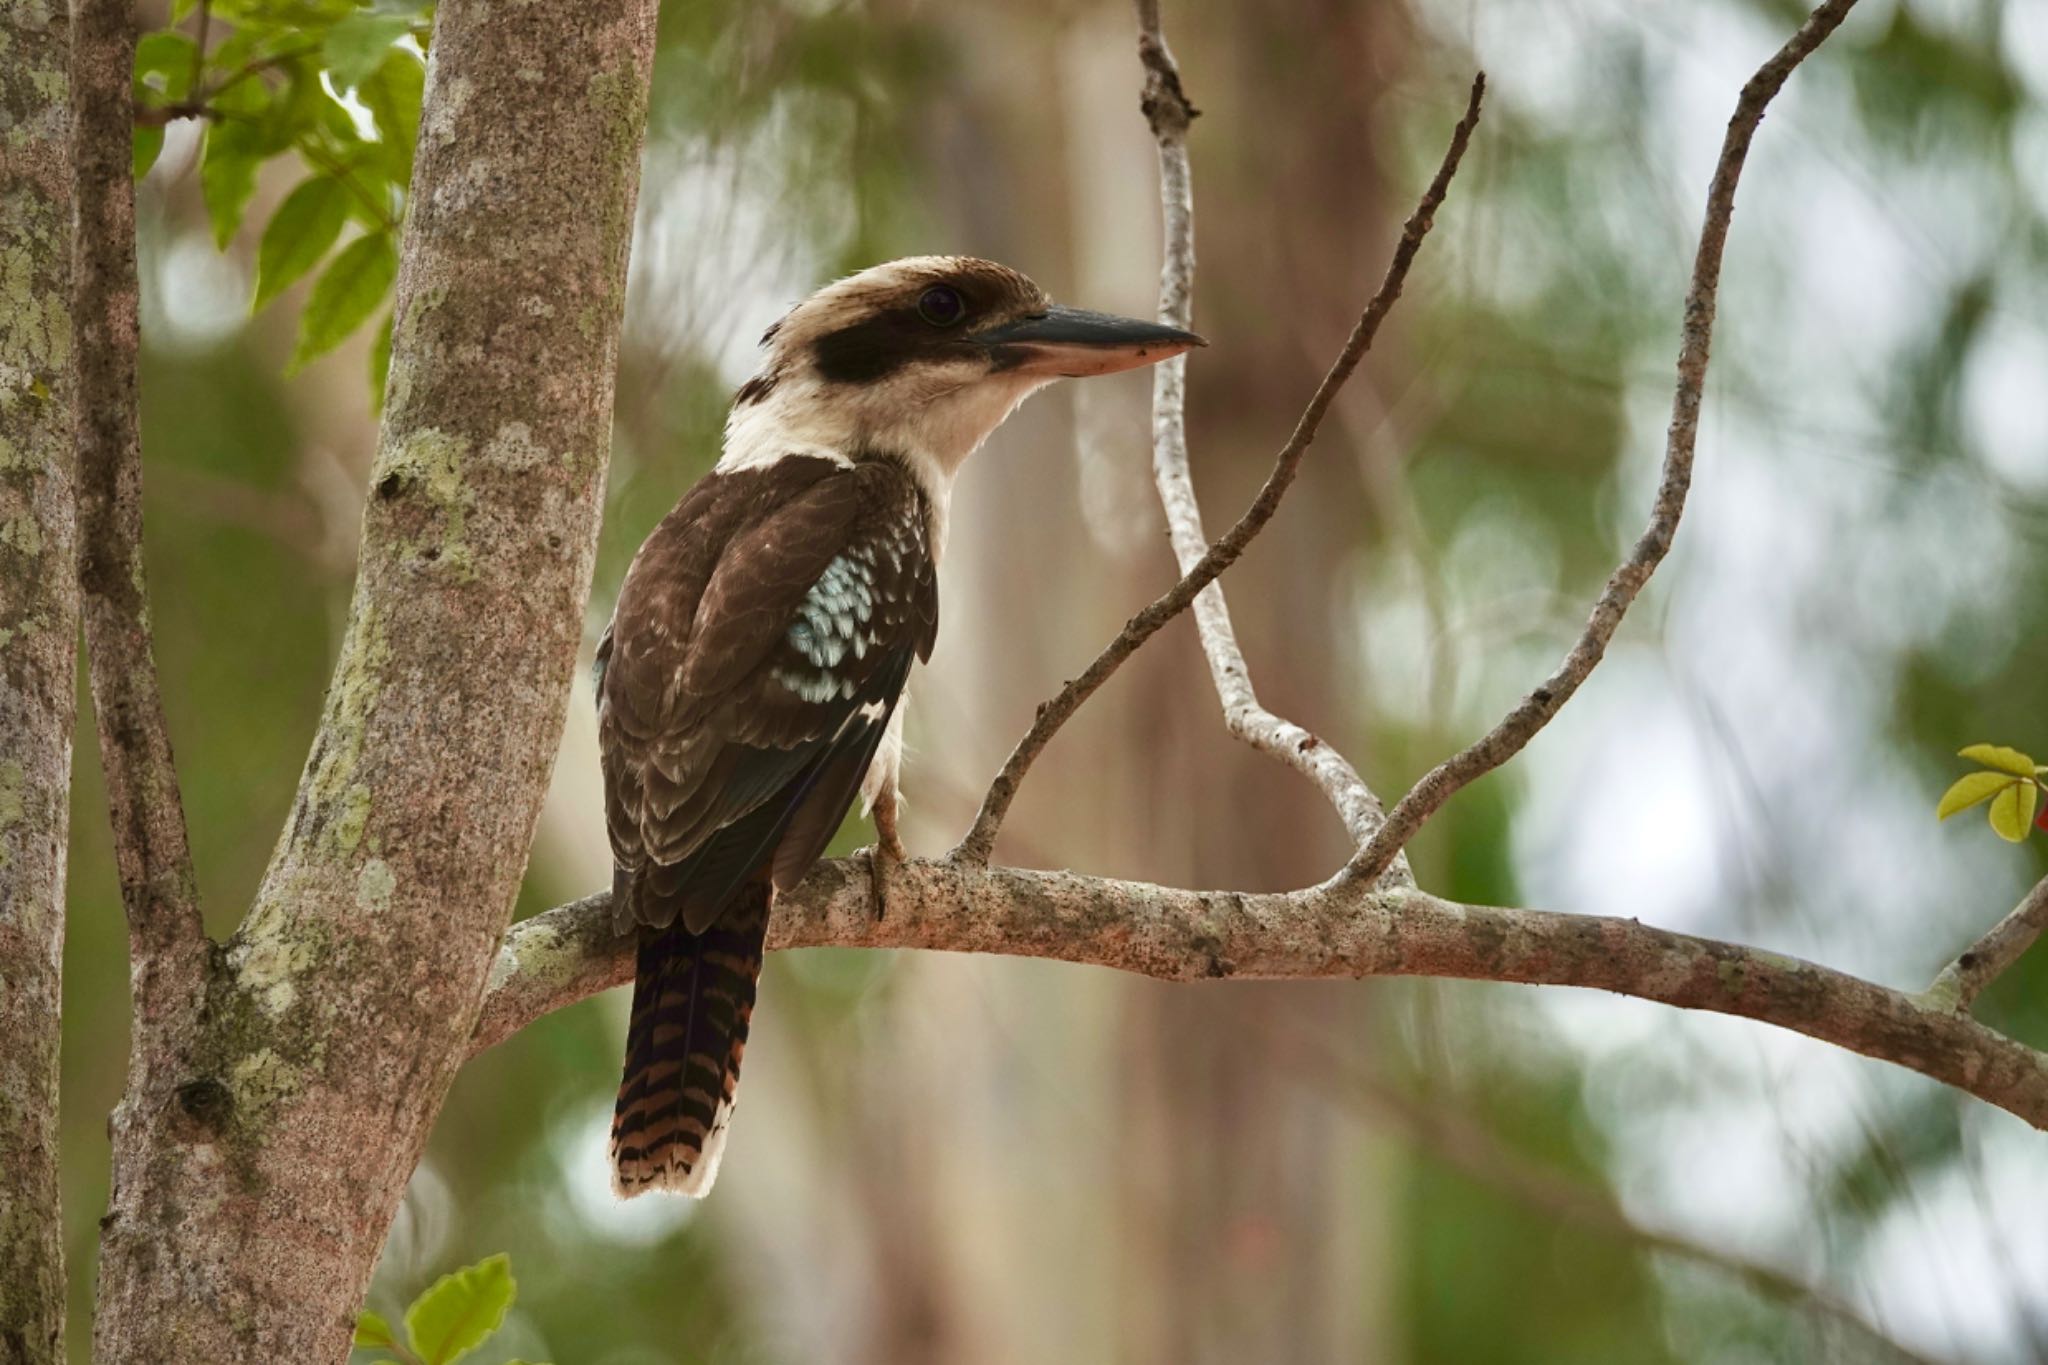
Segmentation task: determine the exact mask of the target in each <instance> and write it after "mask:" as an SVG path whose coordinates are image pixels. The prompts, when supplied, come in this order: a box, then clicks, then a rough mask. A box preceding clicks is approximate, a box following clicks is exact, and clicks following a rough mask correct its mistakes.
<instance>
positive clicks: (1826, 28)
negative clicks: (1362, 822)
mask: <svg viewBox="0 0 2048 1365" xmlns="http://www.w3.org/2000/svg"><path fill="white" fill-rule="evenodd" d="M1855 3H1856V0H1827V3H1826V4H1824V5H1822V6H1821V7H1820V8H1819V9H1816V10H1815V11H1814V12H1813V13H1812V14H1811V15H1809V16H1808V17H1807V20H1806V22H1805V24H1803V25H1801V26H1800V29H1799V31H1798V32H1797V33H1795V34H1794V35H1793V36H1792V38H1791V39H1790V40H1789V41H1788V42H1787V43H1786V44H1785V45H1784V46H1783V47H1781V48H1779V49H1778V51H1777V52H1776V53H1775V54H1774V55H1773V56H1772V57H1771V59H1770V60H1769V61H1767V62H1765V63H1764V64H1763V66H1762V67H1760V68H1759V69H1758V70H1757V73H1756V74H1755V75H1754V76H1751V77H1750V78H1749V81H1748V83H1747V84H1745V85H1744V86H1743V87H1742V94H1741V96H1740V97H1739V98H1738V99H1737V100H1736V103H1735V114H1734V117H1732V118H1731V119H1729V121H1728V132H1727V136H1726V137H1725V138H1724V139H1723V141H1722V143H1721V157H1720V160H1719V162H1718V163H1717V164H1716V165H1715V168H1714V178H1713V181H1712V183H1711V184H1710V185H1709V186H1708V188H1707V210H1706V215H1705V222H1704V223H1703V224H1702V226H1701V228H1700V241H1699V250H1698V252H1697V254H1696V255H1695V257H1694V259H1693V270H1692V284H1691V287H1690V288H1689V289H1688V290H1687V291H1686V296H1685V319H1684V323H1683V327H1682V330H1681V339H1680V342H1679V349H1678V388H1677V392H1676V394H1675V395H1674V397H1673V399H1672V404H1671V427H1670V431H1669V433H1668V435H1667V437H1666V440H1665V448H1664V469H1663V475H1662V477H1661V479H1660V481H1659V483H1658V486H1657V496H1656V501H1655V502H1654V503H1653V504H1652V506H1651V509H1650V524H1649V526H1648V527H1647V528H1646V529H1645V530H1644V531H1643V534H1642V536H1641V538H1640V539H1638V540H1637V541H1636V543H1635V548H1634V549H1632V550H1631V551H1630V552H1629V556H1628V558H1627V559H1625V560H1623V561H1622V562H1621V565H1620V567H1618V568H1617V569H1615V571H1614V573H1613V575H1612V576H1610V577H1609V578H1608V580H1607V586H1606V587H1604V588H1603V589H1601V592H1600V597H1599V600H1598V601H1596V602H1595V603H1594V604H1593V614H1592V616H1591V618H1590V619H1589V620H1588V621H1587V622H1586V628H1585V630H1584V632H1583V633H1581V634H1580V636H1579V638H1578V640H1577V642H1576V643H1574V644H1573V645H1572V648H1571V652H1570V653H1568V654H1566V655H1565V657H1564V661H1563V662H1562V663H1560V664H1559V665H1558V666H1557V669H1556V671H1555V672H1553V673H1552V674H1551V675H1550V676H1549V677H1548V678H1546V679H1545V680H1544V681H1543V684H1542V685H1541V686H1540V687H1538V688H1537V689H1536V690H1535V691H1533V692H1531V693H1530V694H1529V695H1528V696H1526V697H1524V698H1523V699H1522V700H1521V701H1520V702H1518V703H1516V705H1515V708H1514V709H1513V710H1511V711H1509V712H1508V714H1507V715H1506V716H1505V717H1504V718H1503V719H1502V720H1501V721H1500V723H1499V724H1498V725H1496V726H1494V727H1493V729H1492V730H1490V731H1488V732H1487V733H1486V734H1485V735H1484V736H1482V737H1481V738H1480V739H1479V740H1477V741H1475V742H1474V743H1473V744H1472V745H1471V746H1470V747H1469V748H1467V749H1465V750H1464V751H1463V752H1461V753H1458V754H1456V755H1454V756H1453V757H1451V758H1448V759H1446V760H1444V761H1443V762H1442V763H1439V764H1438V765H1437V766H1436V767H1435V768H1432V769H1431V770H1430V771H1429V772H1428V773H1426V774H1424V776H1423V778H1422V780H1421V781H1419V782H1417V783H1416V784H1415V785H1414V786H1413V787H1412V788H1410V789H1409V791H1408V794H1407V795H1405V796H1403V797H1402V798H1401V799H1400V801H1398V802H1396V803H1395V805H1394V809H1393V810H1392V811H1391V812H1390V813H1389V814H1388V816H1387V818H1386V821H1385V823H1383V824H1382V825H1381V826H1380V828H1379V829H1378V831H1377V832H1375V833H1374V835H1373V836H1372V838H1371V840H1370V841H1368V842H1367V844H1366V846H1365V847H1364V848H1363V849H1361V850H1359V852H1358V855H1357V856H1356V857H1354V858H1353V859H1352V860H1351V864H1350V867H1349V869H1348V870H1349V872H1350V873H1351V875H1353V876H1356V877H1361V878H1364V879H1366V880H1368V881H1370V880H1373V879H1375V878H1377V877H1378V876H1379V875H1380V874H1381V873H1382V872H1385V871H1386V870H1387V869H1388V868H1389V867H1390V866H1392V865H1393V861H1394V858H1395V857H1396V856H1397V855H1398V854H1399V853H1400V852H1401V850H1402V849H1403V848H1405V847H1407V844H1408V841H1409V840H1410V839H1412V838H1414V837H1415V835H1416V832H1417V831H1419V830H1420V829H1421V828H1422V826H1423V824H1424V823H1425V822H1427V821H1428V819H1429V818H1430V816H1432V815H1434V814H1436V812H1437V810H1438V809H1439V808H1441V807H1442V805H1443V804H1444V802H1446V801H1448V800H1450V799H1451V797H1452V796H1453V795H1455V794H1456V793H1457V792H1458V791H1459V789H1461V788H1463V787H1465V786H1466V785H1467V784H1469V783H1471V782H1473V781H1475V780H1477V779H1478V778H1481V777H1484V776H1485V775H1486V774H1487V773H1490V772H1492V771H1493V770H1494V769H1495V768H1498V767H1499V766H1500V765H1501V764H1503V763H1505V762H1507V761H1508V760H1509V759H1511V758H1513V757H1514V756H1515V755H1516V754H1518V753H1520V752H1521V751H1522V749H1523V746H1525V745H1527V744H1528V742H1529V741H1530V740H1531V739H1534V738H1535V737H1536V735H1537V733H1538V732H1539V731H1541V730H1542V729H1543V727H1544V726H1546V725H1548V724H1550V722H1551V719H1552V718H1553V717H1555V716H1556V715H1557V713H1558V712H1559V711H1560V710H1562V709H1563V708H1564V704H1565V703H1566V702H1567V701H1570V700H1571V698H1572V694H1573V693H1575V692H1577V691H1578V690H1579V685H1580V684H1581V683H1583V682H1585V680H1586V679H1587V677H1588V676H1589V675H1591V673H1592V672H1593V669H1594V668H1595V667H1596V666H1597V665H1598V664H1599V662H1600V660H1601V658H1602V657H1603V656H1604V655H1605V654H1606V653H1607V645H1608V642H1609V641H1611V640H1612V639H1613V638H1614V632H1615V631H1616V630H1617V629H1619V628H1620V626H1621V621H1622V617H1623V616H1625V615H1627V613H1628V609H1629V607H1630V605H1631V604H1633V603H1634V602H1635V600H1636V596H1637V594H1639V593H1641V592H1642V590H1643V585H1644V584H1646V583H1648V582H1649V581H1650V575H1651V574H1653V573H1655V572H1656V570H1657V566H1658V565H1659V564H1661V563H1663V562H1664V556H1665V555H1666V554H1667V553H1669V551H1670V549H1671V541H1672V537H1673V536H1674V535H1676V534H1677V532H1678V519H1679V516H1680V514H1681V513H1683V512H1684V510H1685V495H1686V490H1687V489H1688V488H1689V487H1690V486H1691V484H1692V461H1693V449H1694V446H1695V445H1696V443H1697V440H1698V436H1699V423H1700V393H1701V390H1702V389H1703V387H1704V386H1705V384H1706V379H1707V356H1708V350H1709V348H1710V345H1711V343H1712V341H1713V334H1714V308H1715V300H1716V297H1717V295H1718V292H1719V289H1720V281H1721V254H1722V250H1723V248H1724V247H1725V246H1726V245H1727V242H1728V223H1729V219H1730V218H1731V217H1732V216H1733V214H1734V212H1735V187H1736V184H1737V183H1738V182H1739V181H1740V180H1741V178H1742V166H1743V162H1744V160H1745V159H1746V158H1747V157H1748V155H1749V145H1750V141H1751V139H1752V138H1754V137H1755V136H1756V130H1757V125H1758V124H1760V123H1761V122H1762V121H1763V117H1764V109H1765V108H1766V107H1767V106H1768V105H1769V104H1770V102H1771V99H1772V97H1773V96H1775V95H1776V94H1777V93H1778V91H1779V90H1780V89H1782V88H1783V87H1784V84H1785V81H1786V79H1787V78H1788V77H1790V76H1791V74H1792V71H1793V69H1794V68H1795V67H1797V66H1798V65H1799V63H1800V62H1802V61H1804V60H1805V59H1806V57H1807V55H1808V54H1809V53H1811V52H1812V51H1813V50H1814V49H1815V48H1817V47H1819V46H1820V45H1821V42H1822V40H1823V39H1825V38H1826V37H1827V36H1828V35H1829V34H1830V33H1833V32H1834V31H1835V29H1836V27H1837V26H1838V25H1840V24H1841V22H1842V20H1843V19H1844V18H1845V17H1846V16H1847V15H1848V13H1849V10H1850V9H1851V8H1852V7H1853V6H1854V5H1855Z"/></svg>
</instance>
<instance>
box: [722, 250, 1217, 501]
mask: <svg viewBox="0 0 2048 1365" xmlns="http://www.w3.org/2000/svg"><path fill="white" fill-rule="evenodd" d="M762 341H763V344H764V345H765V346H766V347H767V356H766V358H765V360H764V362H763V364H762V366H761V369H760V372H759V373H758V374H756V375H755V376H754V377H753V378H752V379H750V380H748V381H747V383H746V384H745V385H744V386H743V387H742V388H741V389H740V391H739V394H738V396H737V397H736V398H735V400H734V402H733V410H732V416H731V418H730V420H729V421H728V422H727V425H726V447H725V458H724V459H723V460H722V461H721V465H722V466H723V467H726V468H731V467H735V466H741V465H748V464H758V463H763V462H766V461H769V460H773V459H776V458H779V457H780V456H781V455H783V454H788V453H793V452H795V451H797V450H800V449H805V448H811V449H819V450H822V451H824V452H827V453H833V454H837V455H839V456H840V457H842V458H844V457H847V456H850V455H852V454H853V453H854V452H856V451H857V450H860V449H864V448H867V449H876V450H882V451H887V452H890V453H893V454H895V455H897V456H900V457H902V458H905V459H907V460H909V461H910V462H911V463H912V465H913V466H914V467H915V468H916V469H917V471H918V473H919V476H920V477H921V478H922V479H924V480H925V481H926V484H927V487H928V489H929V490H930V491H932V492H934V493H939V494H943V492H944V490H945V487H946V485H947V484H948V483H949V482H950V481H951V478H952V476H953V473H954V471H955V470H957V469H958V468H959V467H960V463H961V461H963V460H965V459H966V458H967V456H968V455H970V454H972V453H973V452H974V450H975V449H976V448H978V447H979V446H980V445H981V443H982V442H983V441H984V440H986V439H987V438H988V434H989V433H990V432H992V431H994V430H995V429H996V427H998V426H1000V425H1001V424H1002V421H1003V419H1004V418H1005V417H1007V416H1009V415H1010V412H1011V411H1012V410H1013V409H1014V408H1015V407H1016V406H1017V404H1018V403H1020V402H1022V401H1023V400H1024V398H1025V397H1026V396H1027V395H1029V394H1031V393H1032V392H1034V391H1035V390H1037V389H1039V388H1042V387H1043V386H1045V385H1046V384H1049V383H1051V382H1052V381H1053V380H1055V379H1079V378H1084V377H1087V376H1090V375H1098V374H1114V373H1116V372H1117V371H1119V370H1128V369H1133V368H1136V367H1137V366H1140V365H1151V364H1156V363H1157V362H1159V361H1161V360H1165V359H1167V358H1168V357H1170V356H1176V355H1179V354H1180V353H1181V352H1183V351H1185V350H1188V349H1189V348H1190V347H1194V346H1201V345H1203V344H1205V343H1204V342H1203V341H1202V339H1201V338H1200V337H1198V336H1196V335H1195V334H1194V333H1192V332H1184V331H1181V330H1179V329H1178V328H1173V327H1166V326H1162V325H1160V324H1158V323H1154V322H1140V321H1137V320H1136V319H1133V318H1121V317H1114V316H1112V315H1110V314H1107V313H1091V312H1087V311H1084V310H1082V309H1078V308H1064V307H1061V306H1060V305H1058V304H1055V303H1053V302H1052V301H1051V300H1050V299H1049V298H1047V297H1046V293H1045V291H1044V290H1042V289H1040V288H1039V287H1038V286H1037V285H1035V284H1033V283H1032V282H1031V281H1030V280H1029V279H1027V278H1026V277H1025V276H1023V275H1021V274H1019V273H1018V272H1016V271H1014V270H1012V269H1010V268H1009V267H1008V266H1003V265H997V264H996V263H995V262H993V261H983V260H977V259H975V258H974V257H971V256H913V257H910V258H908V259H905V260H900V261H890V262H888V263H887V264H885V265H878V266H874V267H871V268H870V269H867V270H863V271H861V272H860V273H859V274H857V275H850V276H848V277H847V278H845V279H843V280H839V281H836V282H835V283H833V284H829V285H827V286H825V288H823V289H820V290H819V291H818V292H817V293H815V294H813V295H811V297H809V298H808V299H805V300H804V301H803V302H802V303H800V304H798V305H797V306H796V307H795V308H793V309H791V310H790V311H789V313H788V314H787V315H786V316H785V317H784V318H783V319H782V321H780V322H778V323H776V324H775V325H774V326H773V327H771V328H769V329H768V334H767V335H766V336H765V337H764V338H762Z"/></svg>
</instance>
